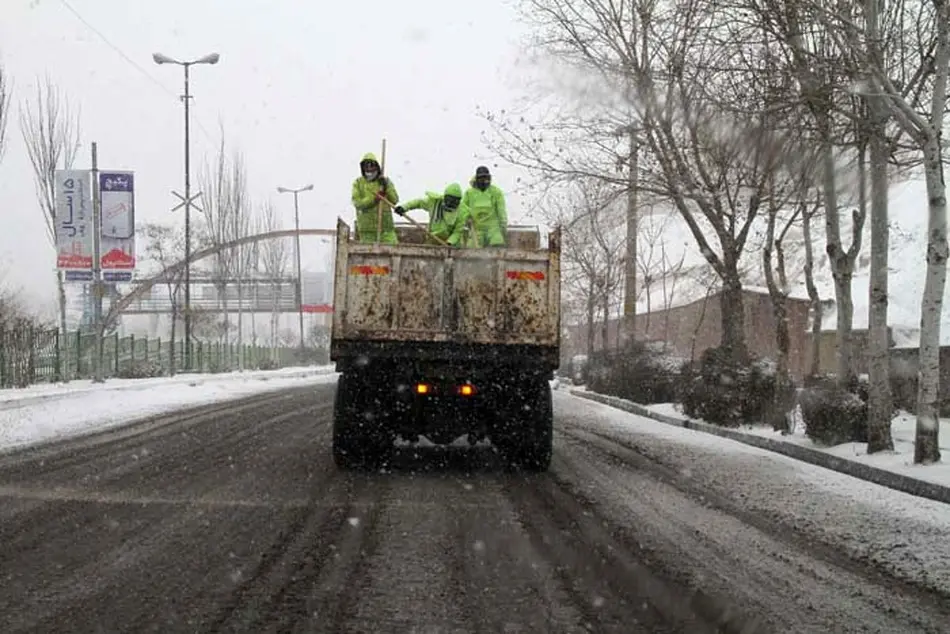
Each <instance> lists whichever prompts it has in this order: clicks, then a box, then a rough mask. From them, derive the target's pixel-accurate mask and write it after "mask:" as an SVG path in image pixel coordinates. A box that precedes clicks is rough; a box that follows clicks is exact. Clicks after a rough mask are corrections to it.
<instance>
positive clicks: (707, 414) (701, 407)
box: [681, 348, 784, 427]
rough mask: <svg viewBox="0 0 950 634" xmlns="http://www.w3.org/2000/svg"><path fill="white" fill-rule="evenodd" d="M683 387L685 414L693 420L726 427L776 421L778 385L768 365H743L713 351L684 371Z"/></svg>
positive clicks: (753, 363) (706, 352)
mask: <svg viewBox="0 0 950 634" xmlns="http://www.w3.org/2000/svg"><path fill="white" fill-rule="evenodd" d="M682 385H683V388H682V399H681V402H682V404H683V413H684V414H686V415H687V416H689V417H690V418H701V419H703V420H705V421H706V422H708V423H713V424H716V425H722V426H723V427H738V426H739V425H741V424H742V423H749V422H752V421H765V420H771V419H772V418H773V411H772V410H773V409H774V404H775V402H776V398H775V397H776V390H777V382H776V378H775V368H774V366H773V365H772V364H770V363H768V362H764V361H753V362H751V363H749V364H741V363H738V362H736V361H734V360H733V359H732V357H731V356H730V355H729V354H728V352H727V351H725V350H723V349H722V348H710V349H708V350H706V351H705V352H704V353H703V355H702V357H701V358H700V360H699V363H695V364H690V365H689V366H687V367H686V368H685V369H684V375H683V383H682ZM780 414H784V412H780Z"/></svg>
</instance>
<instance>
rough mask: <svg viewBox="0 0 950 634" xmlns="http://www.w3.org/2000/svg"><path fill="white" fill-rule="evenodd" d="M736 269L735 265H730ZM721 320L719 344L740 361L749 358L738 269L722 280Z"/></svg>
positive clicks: (734, 358) (720, 296) (730, 355)
mask: <svg viewBox="0 0 950 634" xmlns="http://www.w3.org/2000/svg"><path fill="white" fill-rule="evenodd" d="M730 268H733V269H735V267H730ZM719 307H720V320H721V322H722V338H721V340H720V342H719V345H720V346H721V347H722V348H724V349H725V350H726V352H727V353H728V354H729V357H730V358H731V359H733V360H735V361H737V362H739V363H743V362H745V361H746V360H747V359H748V351H747V349H746V344H745V314H744V307H743V301H742V282H741V281H740V280H739V272H738V271H737V270H732V271H729V273H728V274H727V276H726V279H724V280H723V281H722V291H721V292H720V293H719Z"/></svg>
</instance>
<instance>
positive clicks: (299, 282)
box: [277, 183, 313, 351]
mask: <svg viewBox="0 0 950 634" xmlns="http://www.w3.org/2000/svg"><path fill="white" fill-rule="evenodd" d="M312 189H313V183H311V184H310V185H307V186H305V187H300V188H299V189H288V188H286V187H278V188H277V192H278V193H279V194H293V195H294V228H295V229H296V230H297V233H296V234H294V242H295V247H296V248H295V251H296V253H297V318H298V320H299V322H300V350H301V351H302V350H303V349H304V347H305V345H304V336H303V275H302V274H301V267H300V206H299V205H298V204H297V195H298V194H299V193H300V192H308V191H310V190H312Z"/></svg>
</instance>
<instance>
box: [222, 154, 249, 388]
mask: <svg viewBox="0 0 950 634" xmlns="http://www.w3.org/2000/svg"><path fill="white" fill-rule="evenodd" d="M229 215H230V218H229V220H230V223H229V225H230V228H229V231H228V239H229V240H236V239H238V238H244V237H247V236H249V235H251V231H252V228H253V218H252V214H251V204H250V200H249V198H248V196H247V170H246V169H245V165H244V157H243V156H242V155H241V154H240V153H239V152H235V153H234V155H233V158H232V164H231V195H230V213H229ZM253 267H254V249H253V248H252V247H251V246H248V245H242V246H240V247H238V248H237V249H235V253H234V256H233V259H232V267H231V268H232V270H233V271H234V275H235V277H237V301H238V323H237V344H238V348H239V349H243V346H244V289H245V282H246V280H247V278H248V276H249V275H250V273H251V270H252V269H253ZM253 318H254V313H253V312H252V313H251V319H253ZM239 368H240V369H241V370H243V369H244V355H243V354H242V355H240V360H239Z"/></svg>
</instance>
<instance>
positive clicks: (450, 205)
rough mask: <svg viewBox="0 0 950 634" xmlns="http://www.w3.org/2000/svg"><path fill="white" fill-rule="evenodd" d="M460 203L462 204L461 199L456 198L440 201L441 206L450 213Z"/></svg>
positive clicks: (449, 197) (451, 197)
mask: <svg viewBox="0 0 950 634" xmlns="http://www.w3.org/2000/svg"><path fill="white" fill-rule="evenodd" d="M460 202H462V199H461V198H458V197H456V196H446V197H445V198H443V199H442V206H443V207H445V208H446V209H448V210H449V211H451V210H453V209H457V208H458V206H459V203H460Z"/></svg>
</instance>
